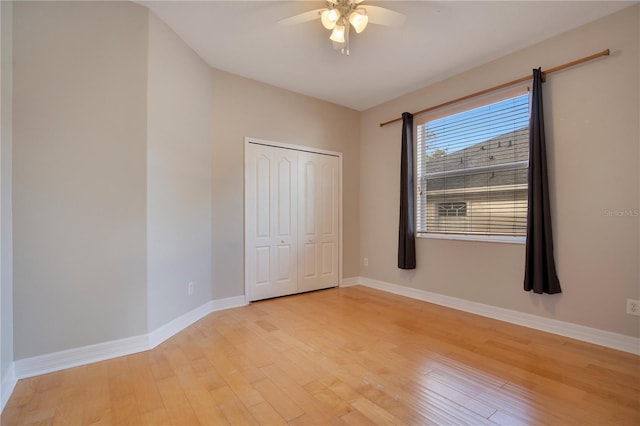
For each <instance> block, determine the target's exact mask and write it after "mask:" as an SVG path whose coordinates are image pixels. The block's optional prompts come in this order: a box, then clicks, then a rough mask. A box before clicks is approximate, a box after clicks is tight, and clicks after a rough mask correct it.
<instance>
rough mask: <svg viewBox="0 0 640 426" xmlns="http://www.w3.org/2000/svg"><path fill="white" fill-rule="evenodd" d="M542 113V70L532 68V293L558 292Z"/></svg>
mask: <svg viewBox="0 0 640 426" xmlns="http://www.w3.org/2000/svg"><path fill="white" fill-rule="evenodd" d="M545 145H546V143H545V137H544V116H543V113H542V71H540V68H538V69H534V70H533V90H532V94H531V117H530V119H529V179H528V183H529V188H528V195H529V207H528V210H527V246H526V261H525V271H524V289H525V291H531V290H533V292H534V293H539V294H541V293H549V294H553V293H560V292H561V291H562V290H561V289H560V281H559V280H558V275H557V274H556V264H555V260H554V258H553V233H552V232H551V206H550V204H549V180H548V178H547V153H546V152H547V151H546V146H545Z"/></svg>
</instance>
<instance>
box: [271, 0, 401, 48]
mask: <svg viewBox="0 0 640 426" xmlns="http://www.w3.org/2000/svg"><path fill="white" fill-rule="evenodd" d="M363 1H364V0H327V7H326V8H322V9H315V10H310V11H308V12H304V13H301V14H299V15H295V16H291V17H289V18H286V19H282V20H281V21H279V22H278V23H279V24H280V25H296V24H302V23H304V22H309V21H313V20H316V19H320V22H322V25H323V26H324V27H325V28H326V29H328V30H331V35H330V36H329V39H330V40H331V41H332V42H333V48H334V49H340V52H341V53H342V54H343V55H344V54H346V55H349V32H350V30H351V27H353V29H354V30H355V32H356V33H358V34H360V33H361V32H362V31H364V29H365V28H366V27H367V24H368V23H372V24H378V25H386V26H392V27H399V26H401V25H402V24H403V23H404V21H405V19H406V18H407V17H406V16H405V15H403V14H402V13H398V12H394V11H393V10H390V9H386V8H384V7H380V6H371V5H363V4H362V3H363Z"/></svg>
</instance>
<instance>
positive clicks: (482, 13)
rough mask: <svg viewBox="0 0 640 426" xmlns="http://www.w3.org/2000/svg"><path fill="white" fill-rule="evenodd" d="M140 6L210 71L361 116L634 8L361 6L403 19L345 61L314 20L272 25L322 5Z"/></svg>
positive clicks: (360, 44) (360, 43)
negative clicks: (385, 10) (387, 11)
mask: <svg viewBox="0 0 640 426" xmlns="http://www.w3.org/2000/svg"><path fill="white" fill-rule="evenodd" d="M139 3H141V4H144V5H146V6H148V7H149V8H150V9H151V10H153V11H154V12H155V13H156V14H157V15H158V16H159V17H160V18H161V19H162V20H164V21H165V22H166V23H167V24H168V25H169V26H170V27H171V28H172V29H173V30H174V31H175V32H176V33H177V34H178V35H179V36H180V37H182V39H183V40H184V41H185V42H186V43H187V44H188V45H189V46H191V48H193V49H194V50H195V51H196V52H197V53H198V54H199V55H200V56H201V57H202V58H203V59H204V60H205V61H206V62H207V63H208V64H209V65H211V66H212V67H214V68H218V69H221V70H224V71H228V72H231V73H234V74H238V75H241V76H243V77H248V78H251V79H254V80H258V81H262V82H265V83H268V84H272V85H274V86H278V87H281V88H284V89H288V90H292V91H294V92H298V93H302V94H305V95H309V96H313V97H315V98H318V99H323V100H326V101H329V102H333V103H336V104H339V105H344V106H347V107H350V108H353V109H356V110H360V111H362V110H365V109H367V108H370V107H373V106H375V105H378V104H380V103H383V102H385V101H388V100H390V99H393V98H396V97H398V96H400V95H403V94H405V93H408V92H411V91H413V90H416V89H418V88H420V87H424V86H426V85H428V84H432V83H434V82H436V81H439V80H442V79H444V78H447V77H449V76H452V75H454V74H457V73H459V72H462V71H465V70H468V69H471V68H473V67H476V66H478V65H480V64H483V63H486V62H489V61H491V60H493V59H496V58H499V57H501V56H504V55H506V54H508V53H510V52H513V51H516V50H519V49H522V48H524V47H526V46H529V45H532V44H534V43H537V42H539V41H541V40H544V39H546V38H549V37H552V36H554V35H556V34H560V33H562V32H565V31H567V30H569V29H572V28H576V27H578V26H580V25H582V24H585V23H587V22H591V21H594V20H596V19H598V18H600V17H603V16H606V15H609V14H611V13H613V12H616V11H617V10H620V9H623V8H625V7H629V6H631V5H633V4H635V3H636V2H628V1H497V2H485V1H377V2H373V1H367V0H365V2H364V3H363V5H364V6H365V7H366V4H375V5H377V6H382V7H386V8H388V9H392V10H394V11H397V12H400V13H403V14H405V15H406V16H407V20H406V22H405V23H404V25H403V26H402V27H396V28H392V27H384V26H380V25H373V24H370V25H369V27H367V28H366V30H365V31H364V32H363V33H361V34H355V32H353V33H352V37H351V55H350V56H345V55H341V54H340V52H339V51H337V50H333V48H332V45H331V41H330V40H329V31H327V30H325V29H324V28H323V27H322V25H321V24H320V22H319V21H317V20H316V21H311V22H307V23H304V24H299V25H294V26H282V25H278V21H279V20H281V19H284V18H287V17H290V16H292V15H295V14H298V13H302V12H306V11H309V10H313V9H317V8H321V7H324V6H325V2H323V1H238V0H236V1H139ZM594 48H596V49H597V47H594ZM571 59H575V58H573V56H572V55H571V52H567V60H571Z"/></svg>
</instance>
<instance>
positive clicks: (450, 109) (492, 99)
mask: <svg viewBox="0 0 640 426" xmlns="http://www.w3.org/2000/svg"><path fill="white" fill-rule="evenodd" d="M525 94H529V106H530V105H531V96H530V91H529V83H524V84H520V85H517V86H513V87H511V88H508V89H503V90H499V91H496V92H492V93H489V94H487V95H482V96H479V97H476V98H473V99H470V100H467V101H463V102H459V103H456V104H454V105H451V106H447V107H443V108H439V109H437V110H434V111H430V112H429V113H426V114H424V115H423V116H421V117H420V118H418V119H416V120H415V123H414V134H415V135H417V134H418V126H421V125H424V124H425V123H427V122H429V121H433V120H437V119H439V118H443V117H448V116H450V115H454V114H458V113H462V112H465V111H468V110H471V109H475V108H480V107H482V106H486V105H490V104H493V103H496V102H500V101H504V100H507V99H510V98H514V97H517V96H522V95H525ZM529 113H531V112H530V108H529ZM414 149H415V152H416V153H418V140H417V138H416V140H415V141H414ZM418 162H419V158H418V155H416V156H415V161H414V167H415V169H414V170H416V171H417V170H418ZM527 163H528V161H527ZM528 167H529V165H528V164H527V169H528ZM419 179H420V176H418V175H417V173H416V181H418V180H419ZM418 185H419V184H418ZM418 185H416V187H415V188H414V195H415V197H416V203H415V206H416V207H415V208H416V210H415V220H416V234H415V235H416V238H425V239H436V240H457V241H475V242H493V243H507V244H520V245H522V244H525V243H526V241H527V236H526V235H513V236H512V235H490V234H458V233H443V232H430V231H427V232H418V231H417V229H418V223H417V221H419V220H422V219H421V218H420V217H418V214H419V211H418V200H417V198H418V197H419V194H418Z"/></svg>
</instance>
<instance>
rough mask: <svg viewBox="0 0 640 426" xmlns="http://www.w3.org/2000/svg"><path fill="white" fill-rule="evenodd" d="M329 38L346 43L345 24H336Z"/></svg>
mask: <svg viewBox="0 0 640 426" xmlns="http://www.w3.org/2000/svg"><path fill="white" fill-rule="evenodd" d="M329 39H331V41H335V42H336V43H344V42H345V38H344V25H336V26H335V28H334V29H333V31H332V32H331V36H330V37H329Z"/></svg>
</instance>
